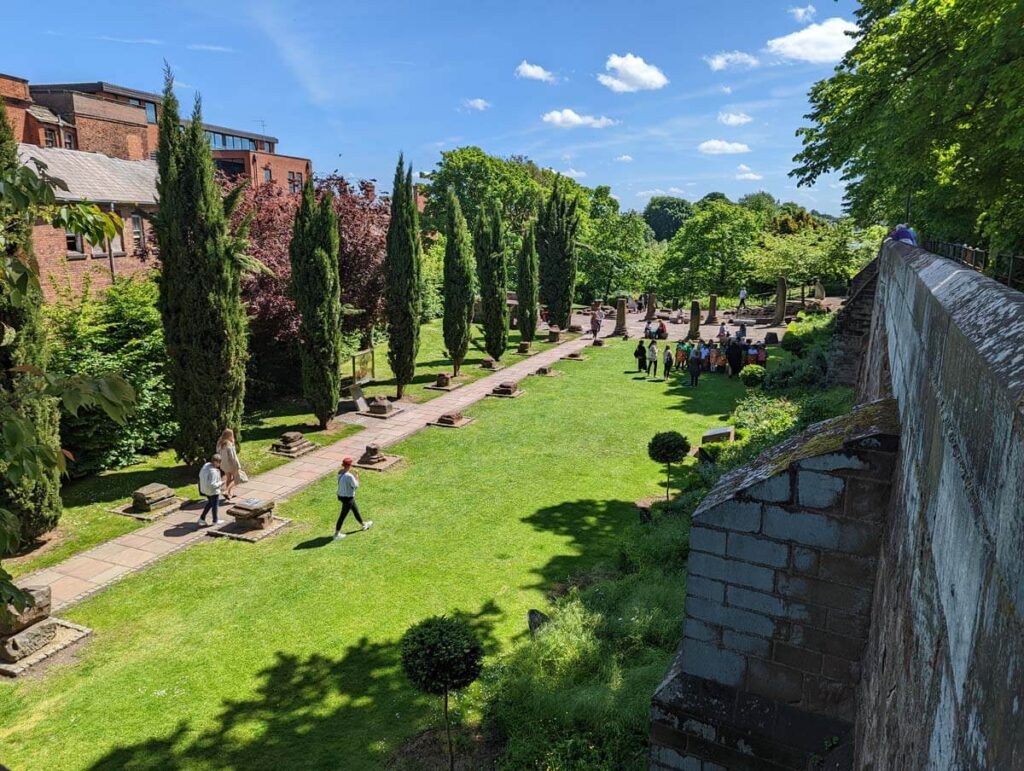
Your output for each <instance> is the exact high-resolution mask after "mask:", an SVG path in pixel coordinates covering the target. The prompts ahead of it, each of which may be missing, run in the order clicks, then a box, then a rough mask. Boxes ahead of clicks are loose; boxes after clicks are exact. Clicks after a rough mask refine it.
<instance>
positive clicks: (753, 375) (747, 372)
mask: <svg viewBox="0 0 1024 771" xmlns="http://www.w3.org/2000/svg"><path fill="white" fill-rule="evenodd" d="M764 376H765V368H764V367H762V366H761V365H760V364H748V365H747V366H745V367H744V368H743V369H742V370H741V371H740V380H742V381H743V385H745V386H747V388H758V387H760V386H761V384H762V383H764Z"/></svg>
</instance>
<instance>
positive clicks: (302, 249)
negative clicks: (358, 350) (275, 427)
mask: <svg viewBox="0 0 1024 771" xmlns="http://www.w3.org/2000/svg"><path fill="white" fill-rule="evenodd" d="M333 197H334V196H333V194H332V193H331V191H330V189H327V190H326V191H324V194H323V196H322V198H321V199H320V203H319V204H318V203H317V201H316V195H315V193H314V192H313V183H312V181H309V180H307V182H306V184H305V186H304V187H303V189H302V203H301V204H300V205H299V210H298V212H296V214H295V226H294V229H293V231H292V241H291V245H290V246H289V249H288V253H289V256H290V257H291V265H292V286H291V290H292V297H293V298H294V300H295V307H296V308H297V309H298V311H299V316H300V321H299V356H300V357H301V360H302V393H303V395H304V396H305V397H306V401H308V402H309V404H310V407H312V409H313V414H314V415H315V416H316V419H317V421H318V422H319V424H320V428H327V424H328V423H330V422H331V419H332V418H333V417H334V415H335V413H336V411H337V408H338V399H339V398H340V397H341V353H342V350H341V281H340V278H339V276H338V243H339V241H338V220H337V217H336V216H335V214H334V201H333Z"/></svg>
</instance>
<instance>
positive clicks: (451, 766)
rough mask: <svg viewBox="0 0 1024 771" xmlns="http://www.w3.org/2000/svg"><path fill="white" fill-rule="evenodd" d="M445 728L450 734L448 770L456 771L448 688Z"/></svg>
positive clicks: (446, 690) (445, 692) (446, 693)
mask: <svg viewBox="0 0 1024 771" xmlns="http://www.w3.org/2000/svg"><path fill="white" fill-rule="evenodd" d="M444 730H445V733H446V734H447V735H448V771H455V749H454V747H452V727H451V724H449V722H448V689H447V688H445V689H444Z"/></svg>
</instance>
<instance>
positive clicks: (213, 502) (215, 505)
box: [199, 493, 220, 523]
mask: <svg viewBox="0 0 1024 771" xmlns="http://www.w3.org/2000/svg"><path fill="white" fill-rule="evenodd" d="M218 509H220V493H217V494H216V495H207V496H206V505H205V506H204V507H203V513H202V514H200V515H199V518H200V519H201V520H203V521H204V522H205V521H206V514H207V512H209V511H211V510H212V511H213V521H214V523H216V522H219V521H220V520H219V519H218V517H217V512H218Z"/></svg>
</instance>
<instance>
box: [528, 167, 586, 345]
mask: <svg viewBox="0 0 1024 771" xmlns="http://www.w3.org/2000/svg"><path fill="white" fill-rule="evenodd" d="M577 205H578V199H577V198H575V197H571V196H567V195H565V192H564V190H563V186H562V182H561V177H558V178H556V179H555V184H554V187H553V188H552V190H551V195H550V196H549V197H548V200H547V203H546V204H545V205H544V208H543V209H542V211H541V214H540V217H539V219H538V220H537V253H538V255H539V257H540V300H541V302H542V303H543V304H544V305H546V306H547V308H548V318H549V321H550V323H552V324H557V325H558V326H559V327H562V328H563V329H565V328H566V327H568V326H569V320H570V318H571V316H572V299H573V295H574V294H575V291H576V237H577V236H578V235H579V229H580V217H579V213H578V211H577Z"/></svg>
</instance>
